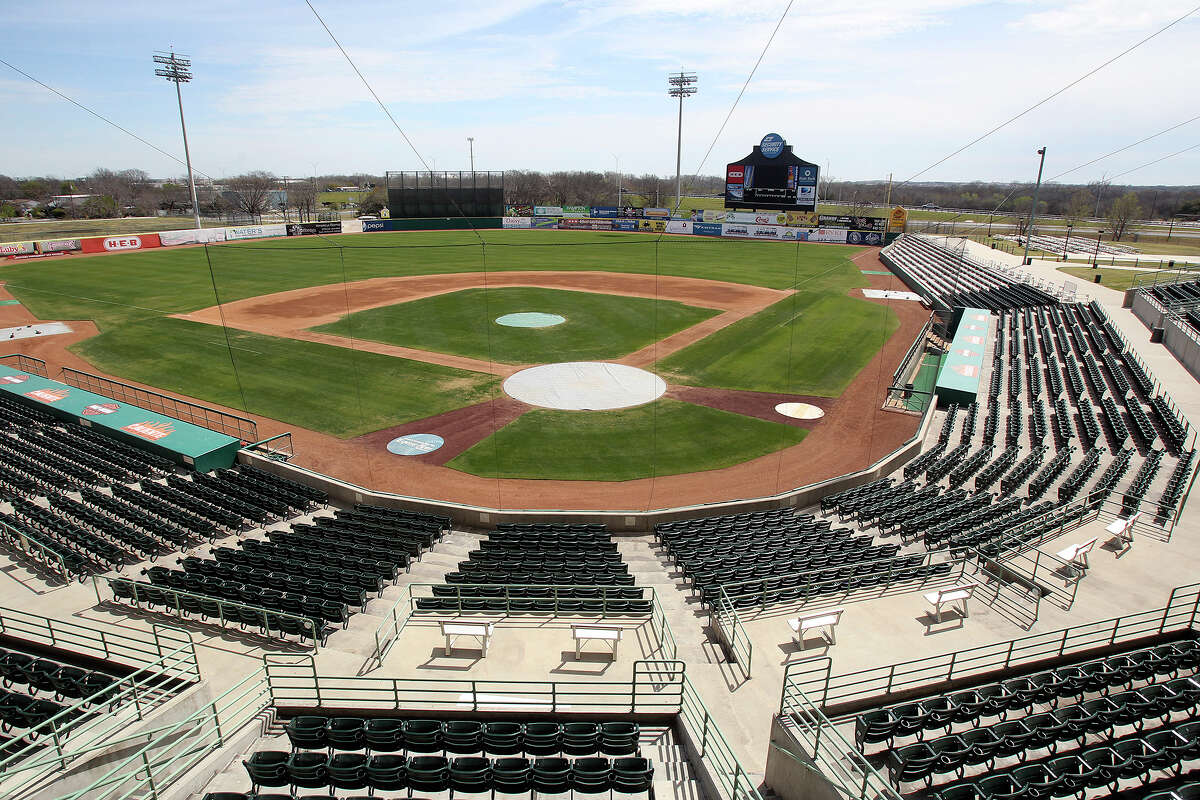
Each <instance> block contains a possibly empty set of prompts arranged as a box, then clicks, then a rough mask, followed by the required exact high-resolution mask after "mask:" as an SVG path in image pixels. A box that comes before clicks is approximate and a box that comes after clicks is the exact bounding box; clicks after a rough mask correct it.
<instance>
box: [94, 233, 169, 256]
mask: <svg viewBox="0 0 1200 800" xmlns="http://www.w3.org/2000/svg"><path fill="white" fill-rule="evenodd" d="M80 245H81V249H82V250H83V252H85V253H121V252H125V251H129V250H145V249H147V248H150V247H161V246H162V242H161V241H160V240H159V238H158V234H157V233H142V234H136V235H133V234H130V235H127V236H95V237H92V238H90V239H83V240H82V241H81V242H80Z"/></svg>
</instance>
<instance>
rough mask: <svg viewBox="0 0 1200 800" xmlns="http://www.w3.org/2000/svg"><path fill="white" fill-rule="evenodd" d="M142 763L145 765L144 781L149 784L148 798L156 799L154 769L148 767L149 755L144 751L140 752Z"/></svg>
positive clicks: (156, 790) (156, 789) (156, 788)
mask: <svg viewBox="0 0 1200 800" xmlns="http://www.w3.org/2000/svg"><path fill="white" fill-rule="evenodd" d="M142 764H144V765H145V767H146V783H148V784H149V785H150V798H151V800H157V798H158V787H156V786H155V785H154V771H153V770H151V769H150V755H149V754H148V753H146V752H145V751H143V752H142Z"/></svg>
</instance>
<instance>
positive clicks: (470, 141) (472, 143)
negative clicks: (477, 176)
mask: <svg viewBox="0 0 1200 800" xmlns="http://www.w3.org/2000/svg"><path fill="white" fill-rule="evenodd" d="M467 146H468V147H470V148H471V172H472V174H473V173H474V172H475V137H474V136H468V137H467Z"/></svg>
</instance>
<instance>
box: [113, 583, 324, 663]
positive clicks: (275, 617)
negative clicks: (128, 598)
mask: <svg viewBox="0 0 1200 800" xmlns="http://www.w3.org/2000/svg"><path fill="white" fill-rule="evenodd" d="M100 581H104V582H106V583H107V584H108V586H109V589H110V590H112V587H113V586H119V585H123V586H128V587H130V589H132V591H133V597H134V602H135V604H136V602H137V600H138V590H139V587H140V588H141V590H142V592H143V593H145V592H146V591H147V590H149V589H153V590H154V591H156V592H161V593H163V594H170V595H173V596H174V598H175V608H174V610H175V613H176V614H177V615H178V617H179V619H187V618H186V617H184V616H183V613H184V612H183V604H182V603H181V602H180V598H181V597H191V598H194V599H196V600H200V601H203V602H210V603H216V604H217V614H218V616H217V617H216V619H217V620H219V621H220V623H221V625H222V626H224V624H225V622H226V621H227V617H226V616H225V609H226V608H234V609H238V610H241V609H248V610H250V611H252V612H254V613H255V614H257V615H259V616H260V618H261V620H262V621H261V623H257V624H261V626H262V630H263V635H264V636H267V637H270V638H273V639H280V640H281V641H286V642H288V643H292V642H291V641H290V640H289V639H285V638H283V637H282V636H278V637H277V636H273V635H272V634H271V631H278V630H279V625H278V621H279V620H284V619H290V620H294V621H295V622H296V623H297V624H298V625H299V626H300V629H301V630H303V631H306V632H307V634H308V636H309V637H310V638H311V639H312V645H311V646H310V649H311V650H314V651H315V650H317V648H318V647H319V646H320V641H319V638H320V634H319V632H318V631H317V623H316V622H315V621H314V620H312V619H309V618H308V617H303V616H300V615H298V614H289V613H288V612H286V611H275V610H274V609H270V608H265V607H263V606H256V605H252V604H250V603H239V602H237V601H236V600H226V599H225V598H222V597H216V596H214V595H207V594H198V593H196V592H189V591H187V590H185V589H173V588H169V587H166V586H156V585H155V584H152V583H144V582H142V581H135V580H131V579H129V578H119V577H114V576H107V575H97V576H95V577H93V578H92V586H93V588H94V589H95V591H96V600H97V602H101V603H103V602H104V597H103V596H101V594H100ZM113 601H114V602H116V592H115V591H114V592H113ZM147 602H148V601H147ZM235 621H236V622H238V624H239V625H241V624H242V619H241V618H240V617H239V618H238V619H237V620H235Z"/></svg>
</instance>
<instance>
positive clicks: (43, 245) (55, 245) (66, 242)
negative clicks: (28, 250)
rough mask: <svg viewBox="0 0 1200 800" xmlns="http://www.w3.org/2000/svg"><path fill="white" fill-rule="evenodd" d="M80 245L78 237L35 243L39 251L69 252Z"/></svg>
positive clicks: (77, 248)
mask: <svg viewBox="0 0 1200 800" xmlns="http://www.w3.org/2000/svg"><path fill="white" fill-rule="evenodd" d="M82 247H83V242H81V241H80V240H79V239H50V240H49V241H45V242H38V243H37V249H38V252H39V253H69V252H71V251H72V250H79V249H80V248H82Z"/></svg>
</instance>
